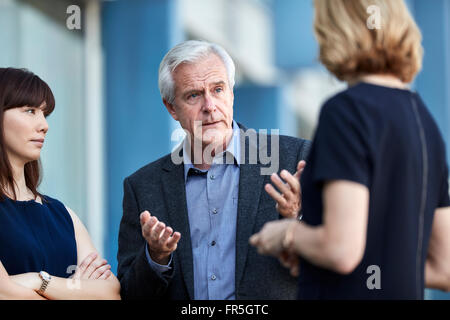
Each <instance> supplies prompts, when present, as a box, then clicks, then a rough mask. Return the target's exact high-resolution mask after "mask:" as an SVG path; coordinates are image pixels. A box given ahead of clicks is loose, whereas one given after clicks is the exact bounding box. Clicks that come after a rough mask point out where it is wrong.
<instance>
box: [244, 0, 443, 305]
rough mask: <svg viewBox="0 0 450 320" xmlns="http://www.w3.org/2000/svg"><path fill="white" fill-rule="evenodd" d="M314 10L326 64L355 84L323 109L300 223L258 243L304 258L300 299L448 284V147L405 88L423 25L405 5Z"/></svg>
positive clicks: (324, 1) (420, 292) (414, 295)
mask: <svg viewBox="0 0 450 320" xmlns="http://www.w3.org/2000/svg"><path fill="white" fill-rule="evenodd" d="M371 6H372V7H371ZM315 9H316V16H315V32H316V37H317V39H318V42H319V45H320V60H321V62H322V63H323V64H324V65H325V66H326V67H327V69H328V70H329V71H330V72H331V73H333V74H334V75H335V76H336V77H337V78H339V79H341V80H344V81H346V82H348V83H349V85H350V86H349V88H348V89H347V90H345V91H343V92H341V93H339V94H337V95H336V96H334V97H332V98H331V99H329V100H328V101H327V102H326V103H325V104H324V106H323V108H322V110H321V114H320V119H319V124H318V128H317V131H316V133H315V137H314V142H313V146H312V149H311V154H310V157H309V161H308V165H307V166H306V168H305V169H304V172H303V175H302V186H303V197H302V199H303V221H302V222H297V221H292V220H291V221H288V220H283V221H277V222H271V223H268V224H266V225H265V226H264V228H263V229H262V230H261V232H259V233H258V234H256V235H254V236H253V237H252V238H251V240H250V241H251V243H252V244H253V245H255V246H257V247H258V251H259V252H260V253H262V254H270V255H275V256H278V257H280V259H281V260H282V262H283V263H285V264H287V265H288V266H290V267H291V268H292V271H293V272H298V269H297V268H298V266H297V264H296V262H295V261H296V260H295V259H293V258H292V256H293V255H299V256H301V258H302V263H301V267H300V279H299V298H301V299H423V297H424V287H425V286H427V287H430V288H437V289H441V290H446V291H448V290H450V207H449V205H450V201H449V193H448V190H449V189H448V167H447V165H446V158H445V154H446V153H445V146H444V142H443V139H442V137H441V134H440V132H439V130H438V128H437V126H436V124H435V121H434V120H433V119H432V117H431V115H430V114H429V112H428V110H427V108H426V106H425V104H424V102H423V101H422V100H421V98H420V96H419V95H418V94H417V93H414V92H412V91H410V90H409V89H408V88H407V85H406V84H407V83H409V82H411V81H412V80H413V78H414V76H415V75H416V74H417V72H418V71H419V70H420V68H421V62H422V47H421V34H420V31H419V29H418V28H417V26H416V24H415V22H414V20H413V19H412V17H411V15H410V14H409V12H408V9H407V7H406V6H405V4H404V2H403V1H402V0H385V1H383V0H370V1H369V0H366V1H364V0H359V1H356V0H355V1H345V0H332V1H328V0H315ZM368 9H369V10H368ZM368 11H369V12H371V13H372V14H375V15H377V14H379V16H378V17H376V16H375V17H371V16H370V14H369V13H368ZM372 18H374V19H375V20H374V21H369V22H375V23H374V24H375V26H374V25H373V24H372V23H368V19H372ZM377 18H379V20H378V22H379V25H378V26H377V25H376V22H377V21H376V19H377ZM372 26H374V27H375V28H369V27H372ZM287 257H288V259H287Z"/></svg>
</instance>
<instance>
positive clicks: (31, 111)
mask: <svg viewBox="0 0 450 320" xmlns="http://www.w3.org/2000/svg"><path fill="white" fill-rule="evenodd" d="M25 112H26V113H31V114H34V113H35V110H34V109H27V110H25Z"/></svg>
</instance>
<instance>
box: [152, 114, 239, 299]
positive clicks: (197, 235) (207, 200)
mask: <svg viewBox="0 0 450 320" xmlns="http://www.w3.org/2000/svg"><path fill="white" fill-rule="evenodd" d="M240 148H241V146H240V130H239V126H238V125H237V123H236V122H235V121H233V137H232V139H231V141H230V143H229V144H228V146H227V149H226V150H225V152H223V153H221V154H219V155H216V157H215V158H214V161H213V164H212V165H211V167H210V168H209V170H199V169H197V168H195V167H194V165H193V164H192V163H191V160H190V158H189V151H188V150H187V143H186V140H185V141H184V144H183V161H184V178H185V183H186V202H187V211H188V216H189V227H190V234H191V244H192V255H193V260H194V261H193V265H194V299H196V300H210V299H212V300H227V299H231V300H234V299H235V265H236V263H235V262H236V221H237V205H238V192H239V173H240V171H239V166H240V156H241V150H240ZM230 160H231V161H230ZM146 253H147V260H148V261H149V264H150V265H151V266H152V268H154V269H155V270H158V271H159V272H161V273H162V272H164V271H167V270H169V269H170V265H171V261H172V258H171V260H170V262H169V264H168V265H167V266H163V265H159V264H157V263H155V262H154V261H152V260H151V258H150V256H149V254H148V250H146Z"/></svg>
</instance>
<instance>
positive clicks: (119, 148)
mask: <svg viewBox="0 0 450 320" xmlns="http://www.w3.org/2000/svg"><path fill="white" fill-rule="evenodd" d="M175 9H176V1H172V0H170V1H168V0H153V1H143V0H134V1H114V2H103V8H102V29H103V47H104V58H105V72H106V73H105V106H106V107H105V112H106V115H105V117H106V124H107V125H106V131H107V132H106V134H105V137H106V140H107V151H106V157H107V161H106V162H107V170H106V172H107V179H106V180H107V186H108V187H107V194H106V199H107V210H106V212H107V225H106V230H107V234H106V236H105V237H106V239H105V250H106V258H107V260H108V261H109V263H110V264H111V266H112V269H113V271H114V272H116V268H117V259H116V256H117V248H118V232H119V224H120V219H121V217H122V198H123V179H124V178H125V177H126V176H128V175H130V174H132V173H133V172H135V171H136V170H137V169H139V168H141V167H142V166H144V165H145V164H147V163H149V162H151V161H154V160H156V159H157V158H159V157H161V156H163V155H164V154H166V153H168V152H170V134H171V118H170V115H169V113H168V112H167V111H166V109H165V107H164V105H163V104H162V101H161V97H160V94H159V90H158V68H159V63H160V61H161V59H162V58H163V56H164V55H165V53H166V52H167V51H168V50H169V49H170V47H172V46H173V45H174V43H173V42H174V41H177V40H179V38H178V36H179V35H180V32H178V31H179V30H178V26H177V21H175V20H176V14H175V12H176V10H175Z"/></svg>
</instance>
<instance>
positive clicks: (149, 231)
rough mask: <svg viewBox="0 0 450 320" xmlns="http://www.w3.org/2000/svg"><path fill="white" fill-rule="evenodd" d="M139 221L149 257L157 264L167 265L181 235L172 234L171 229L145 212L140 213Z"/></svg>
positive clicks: (177, 233)
mask: <svg viewBox="0 0 450 320" xmlns="http://www.w3.org/2000/svg"><path fill="white" fill-rule="evenodd" d="M140 221H141V230H142V236H143V237H144V239H145V240H146V241H147V244H148V253H149V254H150V257H151V258H152V260H153V261H154V262H156V263H158V264H161V265H167V264H168V263H169V257H170V254H171V253H172V252H173V251H175V250H176V248H177V244H178V241H179V240H180V238H181V234H180V233H179V232H173V230H172V228H171V227H166V225H165V224H164V223H163V222H160V221H158V219H157V218H156V217H153V216H152V215H150V212H148V211H147V210H146V211H143V212H142V213H141V215H140Z"/></svg>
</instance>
